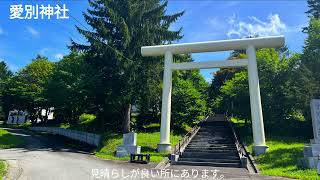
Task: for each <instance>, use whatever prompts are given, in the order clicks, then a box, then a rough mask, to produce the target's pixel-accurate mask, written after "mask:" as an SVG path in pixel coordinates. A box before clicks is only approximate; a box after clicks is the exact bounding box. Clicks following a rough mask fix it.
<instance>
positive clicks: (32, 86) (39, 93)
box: [4, 55, 54, 122]
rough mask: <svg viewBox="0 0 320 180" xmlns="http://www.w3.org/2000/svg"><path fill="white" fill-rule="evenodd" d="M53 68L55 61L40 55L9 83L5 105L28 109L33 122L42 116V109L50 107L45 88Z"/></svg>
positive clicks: (11, 107) (9, 107) (10, 107)
mask: <svg viewBox="0 0 320 180" xmlns="http://www.w3.org/2000/svg"><path fill="white" fill-rule="evenodd" d="M53 69H54V63H52V62H50V61H49V60H48V59H47V58H46V57H43V56H39V55H38V56H37V57H36V58H35V59H33V60H32V62H31V64H29V65H27V66H26V67H25V68H23V69H21V70H20V71H18V72H17V73H16V74H15V76H13V77H12V78H11V79H10V81H9V82H8V83H7V85H6V87H5V88H6V90H5V92H4V95H5V106H6V107H8V109H17V110H27V111H28V112H29V113H30V119H31V120H32V121H33V122H35V120H36V119H37V118H41V116H40V113H41V109H49V108H50V106H49V104H48V102H47V99H46V98H45V96H44V90H45V84H46V82H47V80H48V78H49V77H50V75H51V74H52V70H53Z"/></svg>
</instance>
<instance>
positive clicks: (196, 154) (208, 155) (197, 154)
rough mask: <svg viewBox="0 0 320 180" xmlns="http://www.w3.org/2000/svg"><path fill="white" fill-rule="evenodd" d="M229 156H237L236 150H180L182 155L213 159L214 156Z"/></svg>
mask: <svg viewBox="0 0 320 180" xmlns="http://www.w3.org/2000/svg"><path fill="white" fill-rule="evenodd" d="M230 156H239V155H238V153H237V152H234V151H231V152H215V153H208V152H182V157H199V158H200V157H203V158H211V159H215V158H216V157H230Z"/></svg>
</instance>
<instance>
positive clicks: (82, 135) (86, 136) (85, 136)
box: [29, 127, 101, 146]
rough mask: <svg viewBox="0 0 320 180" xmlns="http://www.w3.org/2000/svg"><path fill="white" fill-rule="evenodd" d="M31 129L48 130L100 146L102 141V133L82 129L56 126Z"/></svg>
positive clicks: (32, 128) (33, 129) (48, 131)
mask: <svg viewBox="0 0 320 180" xmlns="http://www.w3.org/2000/svg"><path fill="white" fill-rule="evenodd" d="M29 129H30V130H32V131H41V132H47V133H50V134H58V135H61V136H65V137H68V138H70V139H73V140H76V141H81V142H84V143H87V144H90V145H93V146H99V144H100V141H101V135H98V134H93V133H87V132H82V131H76V130H70V129H63V128H56V127H29Z"/></svg>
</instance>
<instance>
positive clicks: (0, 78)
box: [0, 61, 12, 120]
mask: <svg viewBox="0 0 320 180" xmlns="http://www.w3.org/2000/svg"><path fill="white" fill-rule="evenodd" d="M11 76H12V72H11V71H10V70H9V68H8V66H7V64H6V63H5V62H4V61H1V62H0V119H3V120H4V119H5V117H6V114H7V113H8V110H7V109H6V108H5V107H4V103H3V100H4V96H3V94H4V90H5V85H6V83H7V82H8V80H9V78H10V77H11Z"/></svg>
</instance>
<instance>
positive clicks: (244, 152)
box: [226, 116, 258, 173]
mask: <svg viewBox="0 0 320 180" xmlns="http://www.w3.org/2000/svg"><path fill="white" fill-rule="evenodd" d="M226 118H227V120H228V122H229V125H230V127H231V130H232V132H233V137H234V140H235V144H236V148H237V151H238V154H239V157H240V158H242V157H245V158H247V159H248V160H249V163H250V165H251V167H253V169H254V171H255V172H256V173H257V172H258V170H257V169H256V167H255V165H254V162H253V160H252V159H251V157H250V155H249V152H248V151H247V149H246V148H245V145H244V144H243V143H242V141H240V139H239V138H238V136H237V134H236V131H235V130H234V128H233V125H232V122H231V120H230V118H229V117H227V116H226Z"/></svg>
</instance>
